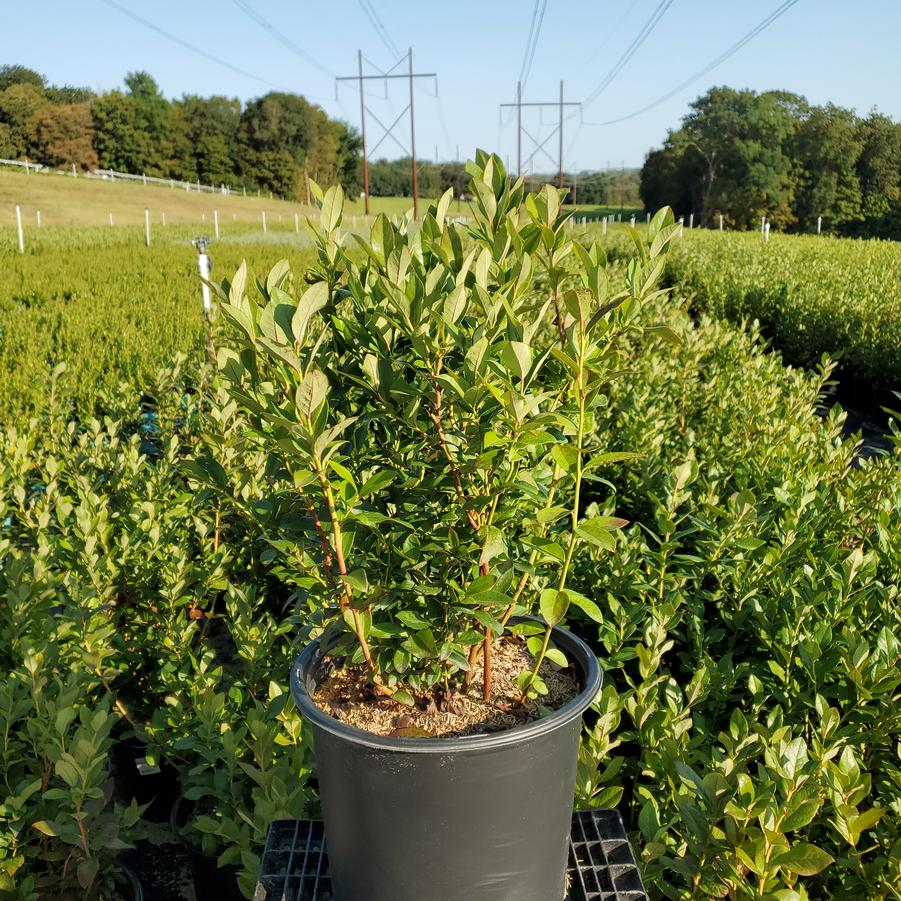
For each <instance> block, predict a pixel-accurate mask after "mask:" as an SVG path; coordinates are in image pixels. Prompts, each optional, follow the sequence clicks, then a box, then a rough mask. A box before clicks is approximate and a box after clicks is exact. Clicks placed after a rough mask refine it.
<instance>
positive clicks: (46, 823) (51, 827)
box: [31, 820, 59, 837]
mask: <svg viewBox="0 0 901 901" xmlns="http://www.w3.org/2000/svg"><path fill="white" fill-rule="evenodd" d="M31 825H32V826H34V828H35V829H37V831H38V832H43V833H44V835H49V836H51V837H56V836H58V835H59V826H57V825H56V823H54V822H53V821H52V820H38V821H37V822H35V823H32V824H31Z"/></svg>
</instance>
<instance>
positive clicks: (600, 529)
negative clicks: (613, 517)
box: [576, 516, 616, 551]
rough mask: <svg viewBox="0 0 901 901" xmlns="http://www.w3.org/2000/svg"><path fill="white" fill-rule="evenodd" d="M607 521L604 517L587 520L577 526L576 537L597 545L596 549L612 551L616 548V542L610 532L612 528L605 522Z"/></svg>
mask: <svg viewBox="0 0 901 901" xmlns="http://www.w3.org/2000/svg"><path fill="white" fill-rule="evenodd" d="M606 519H607V517H604V516H596V517H594V518H592V519H586V520H585V521H584V522H581V523H579V525H578V526H576V535H578V536H579V537H580V538H584V539H585V540H586V541H588V542H590V543H591V544H593V545H595V547H599V548H603V550H605V551H612V550H613V549H614V548H615V547H616V541H615V540H614V538H613V535H612V534H611V532H610V527H609V526H607V525H606V524H605V522H604V520H606Z"/></svg>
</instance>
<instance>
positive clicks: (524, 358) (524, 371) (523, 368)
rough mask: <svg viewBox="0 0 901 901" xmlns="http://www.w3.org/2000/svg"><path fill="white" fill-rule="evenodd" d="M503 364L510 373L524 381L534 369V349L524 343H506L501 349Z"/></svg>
mask: <svg viewBox="0 0 901 901" xmlns="http://www.w3.org/2000/svg"><path fill="white" fill-rule="evenodd" d="M501 362H502V363H503V364H504V367H505V368H506V369H507V371H508V372H511V373H513V374H514V375H516V376H517V377H518V378H519V379H520V381H523V380H524V379H525V377H526V376H527V375H528V374H529V370H530V369H531V368H532V348H531V347H529V345H528V344H523V342H522V341H506V342H504V346H503V347H502V348H501Z"/></svg>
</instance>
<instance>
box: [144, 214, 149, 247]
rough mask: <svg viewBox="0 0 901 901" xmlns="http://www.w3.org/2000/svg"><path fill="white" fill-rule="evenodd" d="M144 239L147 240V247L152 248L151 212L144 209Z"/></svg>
mask: <svg viewBox="0 0 901 901" xmlns="http://www.w3.org/2000/svg"><path fill="white" fill-rule="evenodd" d="M144 237H145V238H146V240H147V246H148V247H150V210H149V209H147V207H144Z"/></svg>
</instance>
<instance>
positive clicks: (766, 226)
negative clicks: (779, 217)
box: [763, 222, 770, 242]
mask: <svg viewBox="0 0 901 901" xmlns="http://www.w3.org/2000/svg"><path fill="white" fill-rule="evenodd" d="M763 240H764V241H765V242H768V241H769V240H770V223H769V222H767V223H765V224H764V226H763Z"/></svg>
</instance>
